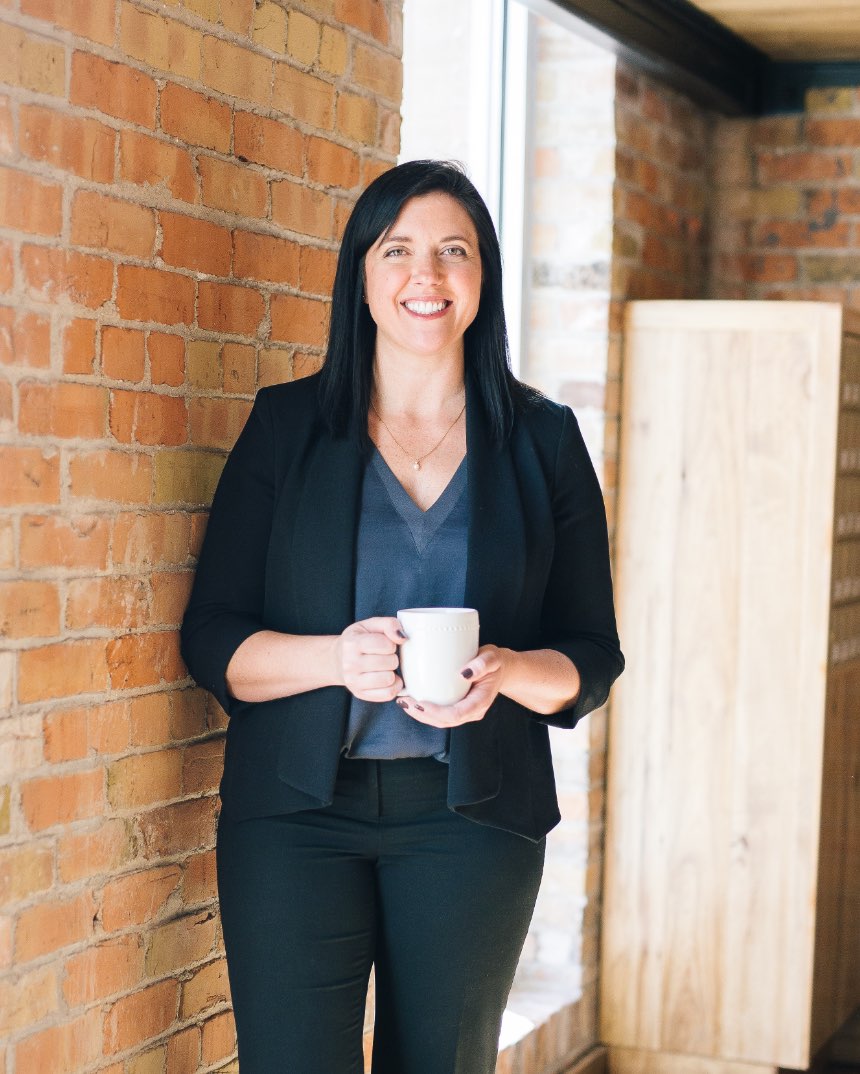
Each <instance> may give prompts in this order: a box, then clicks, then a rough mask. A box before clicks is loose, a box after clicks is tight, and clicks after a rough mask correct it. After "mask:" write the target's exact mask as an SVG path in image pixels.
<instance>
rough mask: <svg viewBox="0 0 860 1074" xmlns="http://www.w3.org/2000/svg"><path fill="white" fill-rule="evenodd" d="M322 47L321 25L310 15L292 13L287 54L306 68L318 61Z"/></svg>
mask: <svg viewBox="0 0 860 1074" xmlns="http://www.w3.org/2000/svg"><path fill="white" fill-rule="evenodd" d="M319 47H320V24H319V23H318V22H317V20H316V19H312V18H311V17H310V15H305V14H304V13H303V12H301V11H291V12H290V21H289V23H288V24H287V52H289V54H290V55H291V56H292V57H293V58H294V59H295V60H298V62H299V63H301V64H304V66H305V67H310V66H311V64H313V63H314V62H315V61H316V58H317V53H318V52H319Z"/></svg>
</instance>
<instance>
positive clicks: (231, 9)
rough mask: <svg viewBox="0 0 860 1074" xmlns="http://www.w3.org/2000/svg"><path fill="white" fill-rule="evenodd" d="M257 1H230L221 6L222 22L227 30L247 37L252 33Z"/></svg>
mask: <svg viewBox="0 0 860 1074" xmlns="http://www.w3.org/2000/svg"><path fill="white" fill-rule="evenodd" d="M254 7H255V0H230V3H229V4H222V5H221V22H222V24H223V26H224V29H225V30H232V31H233V33H234V34H240V35H241V36H242V37H247V36H248V35H249V34H250V32H251V22H252V20H253V16H254Z"/></svg>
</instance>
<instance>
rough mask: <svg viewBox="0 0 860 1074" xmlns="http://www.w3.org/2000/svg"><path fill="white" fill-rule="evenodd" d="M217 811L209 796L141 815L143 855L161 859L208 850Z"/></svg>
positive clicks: (214, 799)
mask: <svg viewBox="0 0 860 1074" xmlns="http://www.w3.org/2000/svg"><path fill="white" fill-rule="evenodd" d="M217 812H218V799H217V797H216V796H215V795H212V796H211V797H208V798H192V799H190V800H189V801H187V802H176V803H174V804H173V805H167V806H162V807H161V808H160V809H152V810H150V811H149V812H148V813H143V814H141V816H140V820H139V825H140V833H141V838H142V840H143V846H142V850H143V854H144V857H147V858H165V857H167V856H169V855H172V854H183V855H184V854H188V853H190V852H191V851H193V850H204V849H205V850H209V849H211V848H212V847H213V846H214V845H215V820H216V816H217Z"/></svg>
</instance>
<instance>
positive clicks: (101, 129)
mask: <svg viewBox="0 0 860 1074" xmlns="http://www.w3.org/2000/svg"><path fill="white" fill-rule="evenodd" d="M19 141H20V146H21V152H22V153H23V154H24V155H25V156H27V157H29V158H30V159H31V160H38V161H42V162H44V163H46V164H50V165H52V166H53V167H55V168H60V169H62V170H63V171H69V172H73V173H74V174H75V175H80V176H81V177H82V178H84V179H92V180H93V181H94V182H96V183H109V182H110V181H111V179H113V173H114V150H115V147H116V131H114V130H111V128H110V127H106V126H105V125H104V124H103V123H99V122H98V120H95V119H86V118H83V117H81V116H69V115H65V114H64V113H62V112H57V111H55V110H54V109H51V108H43V107H41V106H40V105H27V104H24V105H22V106H21V109H20V119H19Z"/></svg>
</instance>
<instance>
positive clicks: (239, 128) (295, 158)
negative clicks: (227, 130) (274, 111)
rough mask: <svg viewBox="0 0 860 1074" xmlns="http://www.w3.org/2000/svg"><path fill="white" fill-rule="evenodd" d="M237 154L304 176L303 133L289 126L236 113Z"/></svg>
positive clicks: (235, 141) (250, 113) (252, 115)
mask: <svg viewBox="0 0 860 1074" xmlns="http://www.w3.org/2000/svg"><path fill="white" fill-rule="evenodd" d="M278 10H280V8H279V9H278ZM233 150H234V152H235V154H236V156H237V157H238V158H239V159H240V160H247V161H253V162H254V163H256V164H265V165H268V167H270V168H274V169H275V170H276V171H279V172H287V173H288V174H290V175H301V174H302V169H303V166H304V138H303V137H302V134H301V132H300V131H298V130H296V128H295V127H291V126H289V125H288V124H286V123H278V122H276V121H275V120H273V119H266V118H264V117H263V116H258V115H255V114H254V113H253V112H236V115H235V118H234V135H233Z"/></svg>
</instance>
